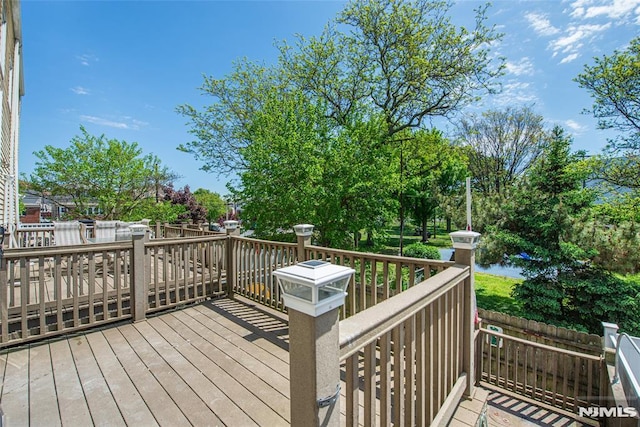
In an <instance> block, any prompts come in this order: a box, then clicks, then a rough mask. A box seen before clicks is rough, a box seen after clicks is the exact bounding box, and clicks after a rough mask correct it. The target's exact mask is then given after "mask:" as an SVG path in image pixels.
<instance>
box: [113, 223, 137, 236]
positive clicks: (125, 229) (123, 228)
mask: <svg viewBox="0 0 640 427" xmlns="http://www.w3.org/2000/svg"><path fill="white" fill-rule="evenodd" d="M131 224H135V223H133V222H124V221H116V240H131V230H130V229H129V226H130V225H131Z"/></svg>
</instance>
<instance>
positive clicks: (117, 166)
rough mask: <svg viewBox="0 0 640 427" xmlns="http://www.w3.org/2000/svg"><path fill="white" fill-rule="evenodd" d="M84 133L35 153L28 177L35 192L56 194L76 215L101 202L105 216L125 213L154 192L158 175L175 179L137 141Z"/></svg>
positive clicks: (120, 215)
mask: <svg viewBox="0 0 640 427" xmlns="http://www.w3.org/2000/svg"><path fill="white" fill-rule="evenodd" d="M80 131H81V134H80V135H78V136H75V137H74V138H73V139H72V140H71V145H70V146H69V147H67V148H59V147H54V146H51V145H47V146H45V147H44V149H43V150H41V151H37V152H35V153H34V154H35V156H36V158H37V161H36V165H35V169H34V171H33V173H32V174H31V175H30V178H29V181H30V186H31V188H32V189H33V190H36V191H39V192H41V193H47V194H50V195H51V196H53V198H54V200H55V201H56V203H58V204H60V205H61V206H64V207H65V208H67V212H68V214H69V215H70V216H72V217H85V216H87V210H88V208H89V207H90V206H95V204H96V203H97V205H98V207H99V208H100V210H101V211H102V216H103V217H105V218H118V219H120V218H123V217H126V216H127V215H129V213H130V212H132V211H133V210H134V209H135V208H136V207H137V206H138V205H139V204H140V203H142V201H143V200H144V199H145V198H147V197H148V196H149V194H150V193H151V192H152V191H153V187H154V178H153V177H154V176H155V177H156V179H158V180H160V181H162V182H163V184H166V183H169V182H171V181H172V180H173V179H174V178H175V177H176V175H175V174H174V173H172V172H171V171H169V170H168V169H167V168H166V167H162V166H159V165H160V160H159V159H158V158H157V157H155V156H153V155H151V154H148V155H143V153H142V149H140V148H139V147H138V144H136V143H135V142H133V143H128V142H126V141H122V140H117V139H108V138H107V137H106V136H104V135H101V136H94V135H91V134H89V133H88V132H87V130H86V129H85V128H84V127H82V126H81V127H80Z"/></svg>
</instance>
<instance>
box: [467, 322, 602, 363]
mask: <svg viewBox="0 0 640 427" xmlns="http://www.w3.org/2000/svg"><path fill="white" fill-rule="evenodd" d="M479 331H480V332H482V333H484V334H487V335H491V336H495V337H497V338H503V339H506V340H509V341H513V342H517V343H520V344H524V345H527V346H529V347H535V348H539V349H540V350H547V351H552V352H556V353H562V354H566V355H567V356H572V357H580V358H582V359H586V360H592V361H594V362H599V361H600V360H601V359H602V356H594V355H593V354H587V353H580V352H577V351H573V350H567V349H566V348H559V347H553V346H550V345H546V344H541V343H539V342H535V341H529V340H526V339H523V338H518V337H514V336H513V335H507V334H503V333H500V332H496V331H492V330H489V329H485V328H480V329H479Z"/></svg>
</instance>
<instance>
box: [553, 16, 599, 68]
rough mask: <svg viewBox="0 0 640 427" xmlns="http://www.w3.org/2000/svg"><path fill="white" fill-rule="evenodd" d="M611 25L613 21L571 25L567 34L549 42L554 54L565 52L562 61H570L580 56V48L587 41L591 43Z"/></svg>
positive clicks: (562, 62)
mask: <svg viewBox="0 0 640 427" xmlns="http://www.w3.org/2000/svg"><path fill="white" fill-rule="evenodd" d="M610 27H611V23H606V24H600V25H595V24H585V25H570V26H569V27H568V28H567V30H566V31H565V34H564V35H563V36H561V37H559V38H557V39H555V40H553V41H551V42H550V43H549V47H550V48H551V50H552V51H553V55H552V56H554V57H555V56H557V55H559V54H563V58H562V59H561V61H560V63H561V64H564V63H568V62H571V61H573V60H575V59H576V58H578V57H579V56H580V50H581V49H582V48H583V47H584V45H585V43H589V44H591V43H592V41H593V39H595V38H596V37H598V36H599V35H600V34H601V33H603V32H605V31H606V30H608V29H609V28H610Z"/></svg>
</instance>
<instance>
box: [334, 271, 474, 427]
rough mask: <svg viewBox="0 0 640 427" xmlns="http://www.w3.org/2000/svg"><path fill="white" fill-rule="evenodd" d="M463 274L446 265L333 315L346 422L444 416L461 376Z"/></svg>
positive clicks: (431, 420) (422, 420) (465, 316)
mask: <svg viewBox="0 0 640 427" xmlns="http://www.w3.org/2000/svg"><path fill="white" fill-rule="evenodd" d="M468 279H469V268H468V267H464V266H459V265H456V266H453V267H450V268H448V269H447V270H445V271H444V272H442V273H440V274H438V275H437V276H436V277H433V278H430V279H427V280H426V281H424V282H422V283H420V284H418V285H417V286H414V287H412V288H410V289H408V290H407V291H406V292H403V293H402V294H400V295H397V296H395V297H393V298H391V299H389V300H386V301H383V302H380V303H379V304H378V305H376V306H374V307H371V308H369V309H367V310H364V311H362V312H360V313H358V314H356V315H354V316H352V317H349V318H348V319H345V320H342V321H341V322H340V326H339V329H340V353H341V354H340V359H341V361H342V362H343V363H344V365H343V369H344V370H345V373H346V375H345V376H346V390H345V394H346V414H347V425H349V426H351V425H358V424H360V423H363V422H364V425H396V426H398V425H444V424H445V423H446V420H447V414H450V413H451V411H452V410H453V408H455V405H457V403H458V401H459V399H460V397H461V396H462V394H463V392H464V391H465V388H466V387H467V381H468V375H467V370H468V369H469V366H465V352H466V353H468V352H469V351H471V349H470V348H469V345H468V344H466V345H465V337H464V330H465V326H464V325H465V324H467V325H468V328H466V329H470V327H471V316H472V314H471V313H470V312H469V309H470V307H471V302H470V301H468V302H467V303H466V304H465V301H464V298H465V286H467V287H468V286H470V281H469V280H468ZM466 295H467V296H469V293H468V292H467V293H466ZM361 411H362V412H363V413H362V414H361V413H360V412H361ZM360 417H364V419H360Z"/></svg>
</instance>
